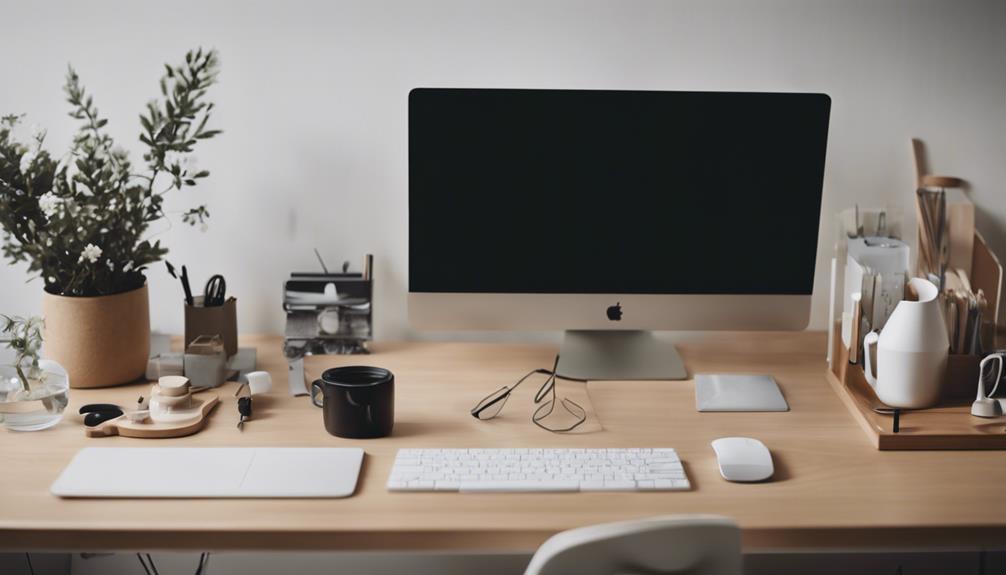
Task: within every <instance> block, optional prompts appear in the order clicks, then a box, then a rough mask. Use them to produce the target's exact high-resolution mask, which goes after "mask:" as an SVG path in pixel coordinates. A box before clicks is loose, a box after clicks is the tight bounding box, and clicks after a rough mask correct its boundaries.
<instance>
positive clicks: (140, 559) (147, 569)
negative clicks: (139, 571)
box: [136, 553, 151, 575]
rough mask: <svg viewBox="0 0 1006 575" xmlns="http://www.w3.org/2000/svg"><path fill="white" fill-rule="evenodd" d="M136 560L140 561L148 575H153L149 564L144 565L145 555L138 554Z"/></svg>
mask: <svg viewBox="0 0 1006 575" xmlns="http://www.w3.org/2000/svg"><path fill="white" fill-rule="evenodd" d="M136 558H137V559H138V560H139V561H140V565H143V571H144V572H146V574H147V575H151V573H150V568H148V567H147V564H146V563H144V561H143V555H140V554H139V553H137V554H136Z"/></svg>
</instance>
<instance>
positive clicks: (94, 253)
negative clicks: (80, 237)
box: [77, 244, 101, 264]
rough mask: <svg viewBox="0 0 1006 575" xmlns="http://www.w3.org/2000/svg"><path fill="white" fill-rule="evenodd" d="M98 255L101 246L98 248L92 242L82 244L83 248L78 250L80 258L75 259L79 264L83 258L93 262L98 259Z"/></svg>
mask: <svg viewBox="0 0 1006 575" xmlns="http://www.w3.org/2000/svg"><path fill="white" fill-rule="evenodd" d="M100 257H101V248H99V247H98V246H96V245H94V244H87V245H86V246H84V249H83V250H82V251H81V252H80V259H78V260H77V263H78V264H79V263H82V262H83V261H84V260H87V261H89V262H91V263H92V264H93V263H94V262H96V261H98V258H100Z"/></svg>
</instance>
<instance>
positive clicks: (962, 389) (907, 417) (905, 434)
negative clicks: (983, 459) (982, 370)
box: [827, 324, 1006, 451]
mask: <svg viewBox="0 0 1006 575" xmlns="http://www.w3.org/2000/svg"><path fill="white" fill-rule="evenodd" d="M832 329H836V330H839V329H841V327H840V326H839V324H836V325H835V326H834V327H833V328H832ZM835 342H836V343H835V349H833V350H832V353H833V354H834V355H833V356H832V357H833V358H834V359H835V361H833V362H832V368H831V369H828V372H827V379H828V383H829V384H831V387H832V389H834V390H835V393H837V394H838V396H839V398H841V400H842V403H843V404H845V407H846V408H847V409H848V410H849V412H850V413H851V414H852V417H853V418H854V419H855V420H856V423H858V424H859V426H860V427H861V428H862V429H863V431H864V432H865V433H866V435H867V437H869V439H870V443H872V444H873V446H874V447H876V448H877V449H879V450H881V451H900V450H936V449H949V450H955V449H1006V417H998V418H995V419H983V418H979V417H973V416H972V415H971V402H972V401H974V394H975V386H976V385H977V381H978V380H977V377H978V376H977V366H976V365H975V366H974V367H972V366H973V365H974V362H973V361H972V356H954V355H952V356H950V360H949V363H948V367H947V386H946V388H945V390H944V396H943V400H941V402H940V404H939V405H937V406H936V407H933V408H930V409H919V410H902V411H901V417H900V420H901V421H900V430H899V431H898V433H894V431H893V424H894V417H893V415H892V414H890V413H878V412H876V411H874V408H885V407H886V406H885V405H884V404H882V403H881V402H880V400H879V399H877V395H876V394H875V393H874V392H873V388H872V387H870V385H869V384H868V383H866V376H865V374H864V373H863V368H862V366H859V365H856V364H850V363H849V350H847V349H846V348H845V346H844V345H842V343H841V338H840V337H838V336H837V335H836V337H835ZM962 372H971V373H972V374H973V377H967V378H961V377H954V375H953V374H955V373H956V374H960V373H962ZM888 409H889V408H888Z"/></svg>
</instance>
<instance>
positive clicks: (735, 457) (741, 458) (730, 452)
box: [712, 437, 775, 481]
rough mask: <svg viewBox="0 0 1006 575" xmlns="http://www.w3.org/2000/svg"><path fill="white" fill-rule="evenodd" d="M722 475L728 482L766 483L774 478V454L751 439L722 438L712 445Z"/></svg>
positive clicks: (760, 443)
mask: <svg viewBox="0 0 1006 575" xmlns="http://www.w3.org/2000/svg"><path fill="white" fill-rule="evenodd" d="M712 445H713V451H715V452H716V461H717V462H718V463H719V466H720V475H722V476H723V479H726V480H727V481H764V480H765V479H768V478H769V477H772V473H773V472H774V471H775V467H773V466H772V454H771V453H769V451H768V448H767V447H765V444H764V443H762V442H760V441H758V440H757V439H752V438H750V437H721V438H719V439H717V440H715V441H713V443H712Z"/></svg>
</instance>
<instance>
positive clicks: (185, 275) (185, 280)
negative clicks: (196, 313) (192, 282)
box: [182, 266, 195, 306]
mask: <svg viewBox="0 0 1006 575" xmlns="http://www.w3.org/2000/svg"><path fill="white" fill-rule="evenodd" d="M182 289H184V290H185V303H187V304H189V305H190V306H192V305H195V302H194V301H193V300H192V288H190V287H189V272H188V270H186V269H185V266H182Z"/></svg>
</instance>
